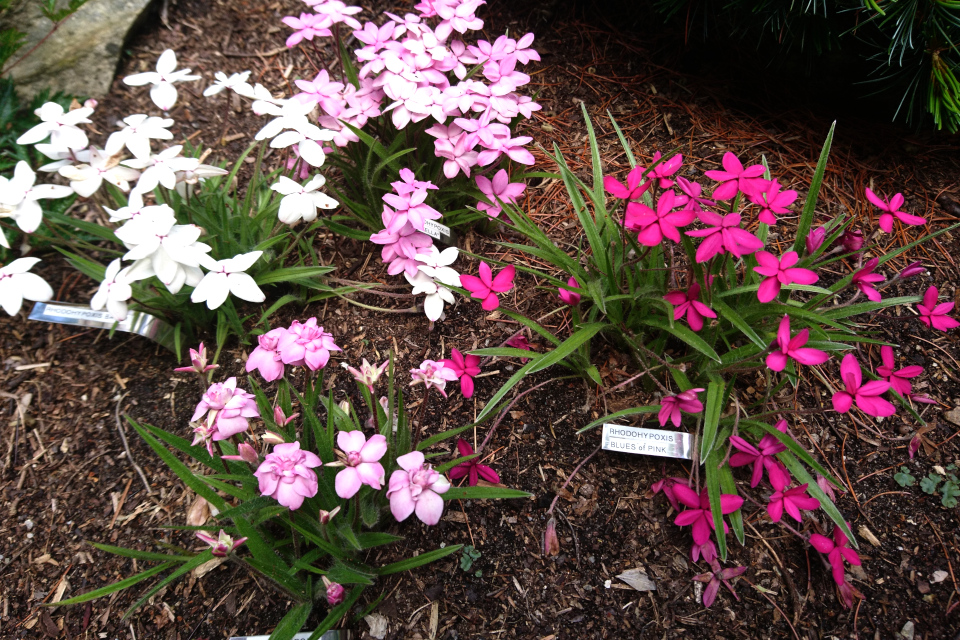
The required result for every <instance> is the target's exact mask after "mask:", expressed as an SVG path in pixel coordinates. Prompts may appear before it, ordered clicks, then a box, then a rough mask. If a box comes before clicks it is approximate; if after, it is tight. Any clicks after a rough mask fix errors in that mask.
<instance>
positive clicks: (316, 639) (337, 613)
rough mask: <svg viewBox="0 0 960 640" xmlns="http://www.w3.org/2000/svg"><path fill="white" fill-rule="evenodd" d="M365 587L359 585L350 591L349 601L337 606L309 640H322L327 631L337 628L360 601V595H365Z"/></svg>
mask: <svg viewBox="0 0 960 640" xmlns="http://www.w3.org/2000/svg"><path fill="white" fill-rule="evenodd" d="M363 589H364V586H363V585H357V586H356V587H354V588H353V589H351V590H350V595H348V596H347V599H346V600H344V601H343V602H341V603H340V604H338V605H337V606H335V607H334V608H333V609H330V611H329V612H328V613H327V617H326V618H324V619H323V622H321V623H320V626H319V627H317V628H316V630H315V631H314V632H313V633H311V634H310V637H309V638H307V640H320V638H321V636H323V634H325V633H326V632H327V631H329V630H330V629H332V628H333V627H334V626H336V624H337V623H339V622H340V620H341V619H342V618H343V616H345V615H347V611H349V610H350V607H352V606H353V605H354V604H356V602H357V600H359V599H360V595H361V594H362V593H363Z"/></svg>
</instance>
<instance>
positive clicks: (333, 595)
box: [322, 576, 347, 607]
mask: <svg viewBox="0 0 960 640" xmlns="http://www.w3.org/2000/svg"><path fill="white" fill-rule="evenodd" d="M322 577H323V586H324V587H325V589H326V596H327V605H329V606H331V607H335V606H337V605H338V604H340V603H342V602H343V601H344V599H346V597H347V591H346V589H344V588H343V585H342V584H340V583H339V582H331V581H330V579H329V578H327V576H322Z"/></svg>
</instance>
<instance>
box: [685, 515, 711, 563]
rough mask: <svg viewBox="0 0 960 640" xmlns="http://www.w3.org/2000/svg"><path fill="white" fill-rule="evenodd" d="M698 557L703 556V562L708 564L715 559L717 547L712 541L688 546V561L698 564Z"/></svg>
mask: <svg viewBox="0 0 960 640" xmlns="http://www.w3.org/2000/svg"><path fill="white" fill-rule="evenodd" d="M678 510H679V509H678ZM700 556H703V561H704V562H708V563H709V562H713V561H714V560H716V559H717V545H716V544H714V542H713V540H710V539H708V540H707V541H706V542H704V543H703V544H696V543H694V544H692V545H690V559H691V560H692V561H693V562H698V561H699V560H700Z"/></svg>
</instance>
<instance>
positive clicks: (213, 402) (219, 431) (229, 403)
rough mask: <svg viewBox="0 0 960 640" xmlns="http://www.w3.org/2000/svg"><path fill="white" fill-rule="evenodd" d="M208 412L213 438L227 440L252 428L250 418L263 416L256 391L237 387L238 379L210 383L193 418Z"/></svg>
mask: <svg viewBox="0 0 960 640" xmlns="http://www.w3.org/2000/svg"><path fill="white" fill-rule="evenodd" d="M205 413H206V414H207V420H206V422H207V424H208V425H209V427H210V428H211V429H212V433H211V439H213V440H226V439H227V438H229V437H230V436H233V435H236V434H238V433H242V432H244V431H246V430H247V428H248V427H249V423H248V422H247V419H248V418H259V417H260V411H259V410H258V409H257V403H256V400H255V399H254V396H253V394H251V393H247V392H246V391H244V390H243V389H237V379H236V378H227V380H226V382H216V383H214V384H212V385H210V388H209V389H207V391H206V393H204V394H203V398H202V399H201V400H200V403H199V404H197V408H196V411H194V412H193V417H192V418H190V421H191V422H195V421H196V420H198V419H199V418H200V417H201V416H202V415H203V414H205Z"/></svg>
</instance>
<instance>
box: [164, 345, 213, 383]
mask: <svg viewBox="0 0 960 640" xmlns="http://www.w3.org/2000/svg"><path fill="white" fill-rule="evenodd" d="M219 367H220V365H218V364H207V348H206V347H205V346H204V345H203V343H202V342H201V343H200V347H199V348H198V349H190V366H189V367H177V368H176V369H174V371H178V372H181V373H186V372H189V371H193V372H196V373H198V374H201V375H202V374H204V373H206V372H207V371H212V370H214V369H218V368H219Z"/></svg>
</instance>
